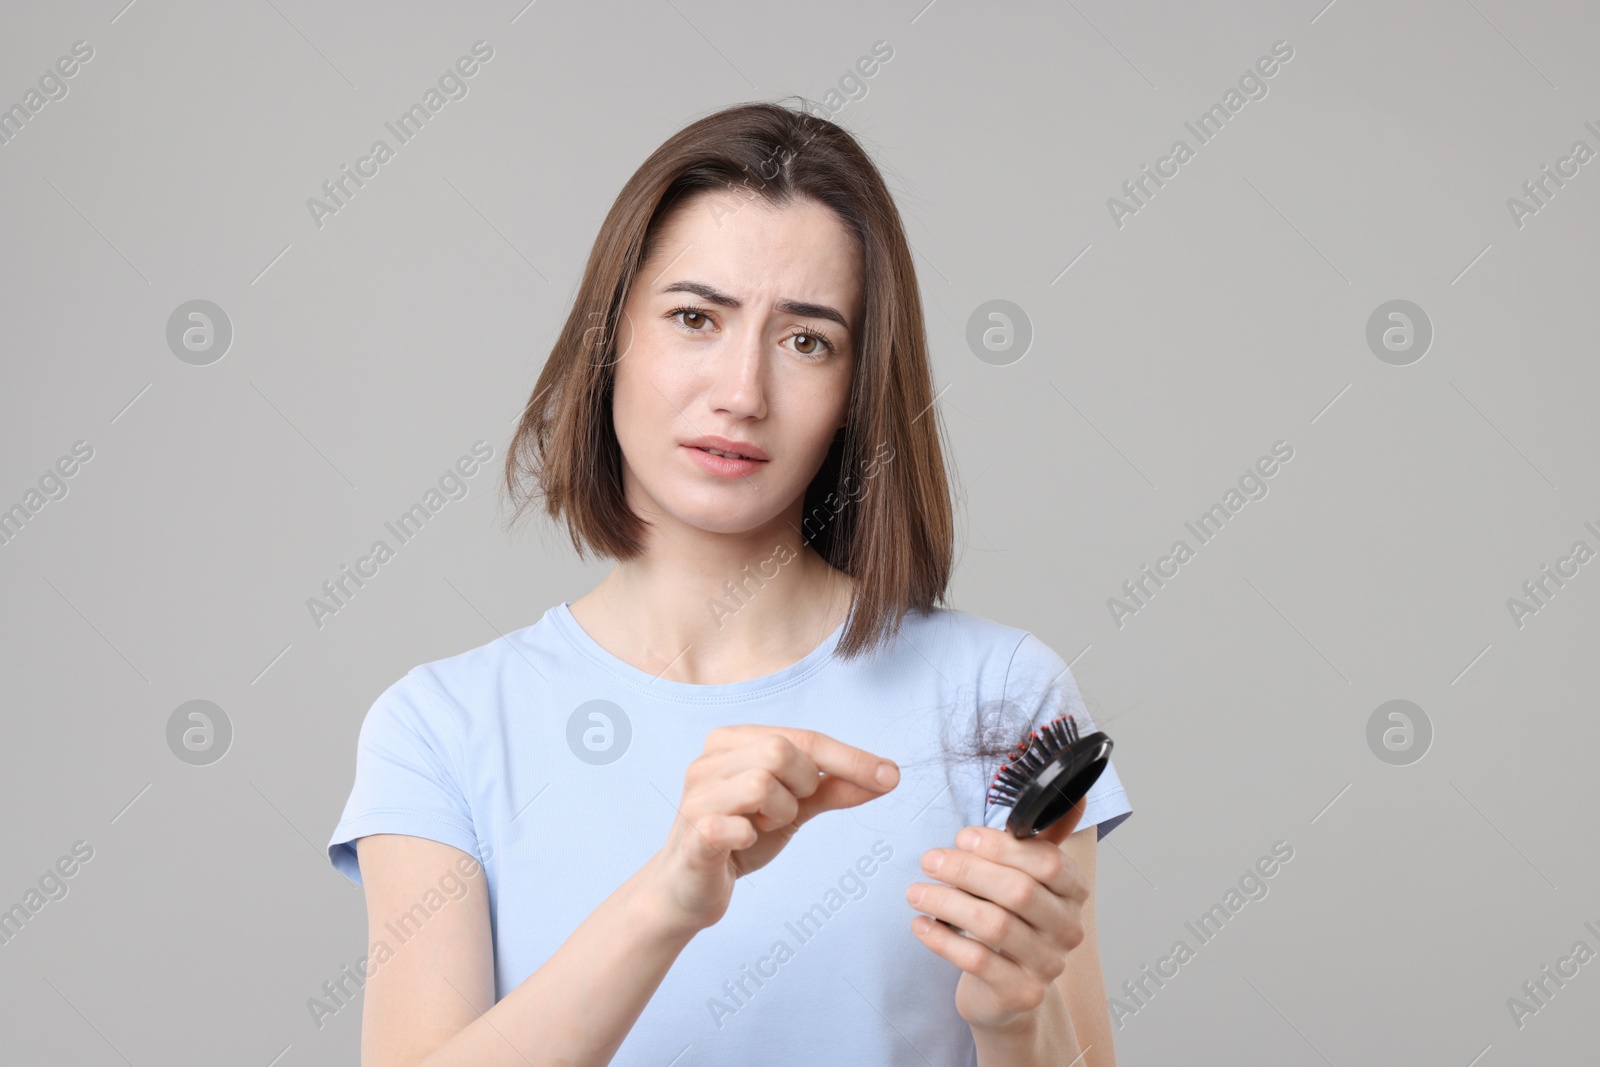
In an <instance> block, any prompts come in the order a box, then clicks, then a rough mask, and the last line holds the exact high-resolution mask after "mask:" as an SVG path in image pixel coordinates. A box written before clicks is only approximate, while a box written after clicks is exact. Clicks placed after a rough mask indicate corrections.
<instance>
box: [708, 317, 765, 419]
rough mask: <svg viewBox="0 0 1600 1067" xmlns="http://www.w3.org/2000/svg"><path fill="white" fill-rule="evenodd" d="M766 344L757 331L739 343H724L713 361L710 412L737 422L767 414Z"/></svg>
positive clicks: (734, 341) (754, 330)
mask: <svg viewBox="0 0 1600 1067" xmlns="http://www.w3.org/2000/svg"><path fill="white" fill-rule="evenodd" d="M765 345H766V341H765V339H764V338H763V337H762V335H761V331H760V329H759V328H756V329H753V330H751V331H750V332H749V333H747V334H746V335H745V336H743V337H740V338H739V339H738V340H732V339H730V340H729V341H727V342H725V343H724V345H723V346H722V351H721V352H719V353H718V355H719V357H720V358H719V359H718V360H717V361H716V370H715V374H716V378H715V380H714V381H713V383H712V386H711V395H710V401H711V410H713V411H715V412H718V413H723V412H726V413H727V414H729V415H731V416H733V417H734V418H740V419H746V418H749V419H760V418H765V417H766V414H767V399H766V388H765V385H764V383H763V380H762V378H763V376H764V375H765V374H766V367H767V360H766V349H765Z"/></svg>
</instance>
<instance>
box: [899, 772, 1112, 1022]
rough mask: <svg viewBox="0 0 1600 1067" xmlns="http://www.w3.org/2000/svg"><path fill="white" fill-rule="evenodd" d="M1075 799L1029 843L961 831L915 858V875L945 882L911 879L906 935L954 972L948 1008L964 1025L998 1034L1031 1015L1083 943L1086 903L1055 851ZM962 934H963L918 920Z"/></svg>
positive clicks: (1070, 823) (1074, 873) (1069, 864)
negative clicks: (951, 841)
mask: <svg viewBox="0 0 1600 1067" xmlns="http://www.w3.org/2000/svg"><path fill="white" fill-rule="evenodd" d="M1083 811H1084V803H1083V801H1081V800H1080V801H1079V802H1078V805H1077V807H1076V808H1075V809H1074V810H1073V811H1071V812H1069V813H1068V814H1067V815H1065V816H1063V817H1062V818H1061V819H1059V820H1057V821H1056V822H1055V823H1054V824H1052V825H1051V826H1050V828H1049V829H1048V830H1045V831H1044V832H1043V833H1040V834H1038V835H1037V836H1035V837H1031V838H1027V839H1018V838H1015V837H1012V836H1011V834H1010V832H1008V831H1006V830H996V829H992V828H991V827H987V826H968V827H966V828H965V829H963V830H962V831H961V832H960V833H959V834H957V835H956V846H957V847H955V848H953V849H944V848H934V849H929V850H928V851H927V852H925V853H923V856H922V869H923V870H924V871H926V872H927V873H928V874H929V875H930V876H933V877H935V878H937V879H938V880H939V881H940V882H944V883H948V884H946V885H938V884H929V883H927V882H913V883H912V884H911V885H910V886H908V887H907V888H906V900H907V902H909V903H910V904H911V906H912V907H913V908H916V909H917V910H918V911H921V912H924V913H925V914H924V915H918V916H917V917H916V918H915V919H913V920H912V921H911V930H912V932H913V933H915V934H916V936H917V938H918V940H920V941H921V942H922V943H923V944H924V945H926V946H927V947H928V948H929V950H931V951H933V952H936V953H938V954H939V955H940V956H943V957H944V958H945V959H947V960H949V961H950V962H951V963H953V964H955V965H956V966H957V967H959V968H961V971H962V974H961V980H960V982H959V983H958V984H957V986H956V1010H957V1011H958V1012H960V1013H961V1017H962V1018H963V1019H965V1020H966V1022H967V1024H968V1025H969V1026H973V1027H984V1028H988V1029H991V1030H1005V1029H1009V1028H1011V1027H1014V1026H1017V1025H1019V1024H1022V1023H1025V1021H1026V1020H1027V1019H1028V1018H1030V1017H1036V1016H1037V1013H1038V1011H1039V1009H1040V1006H1041V1005H1042V1004H1044V1003H1045V1001H1046V999H1047V998H1049V997H1052V996H1056V995H1059V994H1058V992H1057V990H1058V988H1059V987H1057V986H1056V985H1055V979H1056V977H1057V976H1058V975H1060V974H1061V972H1062V971H1063V970H1065V969H1066V965H1067V953H1069V952H1071V951H1072V950H1073V949H1074V948H1077V947H1078V944H1079V943H1080V942H1082V941H1083V936H1084V930H1083V919H1082V908H1083V903H1084V901H1085V900H1087V899H1088V898H1089V886H1088V884H1087V883H1086V882H1085V880H1084V877H1083V871H1082V870H1081V869H1080V868H1079V867H1078V865H1077V863H1075V862H1074V861H1073V860H1072V858H1071V857H1069V856H1068V855H1067V854H1066V853H1065V852H1063V851H1062V850H1061V848H1060V842H1062V841H1065V840H1066V839H1067V836H1068V835H1069V834H1071V833H1072V831H1073V829H1074V828H1076V826H1077V824H1078V821H1079V820H1080V819H1081V818H1082V816H1083ZM929 915H931V916H933V917H934V918H937V919H943V920H945V921H946V922H949V923H951V924H953V925H954V926H958V927H960V928H961V929H962V930H965V931H967V934H968V935H969V936H966V937H963V936H962V935H961V934H958V933H956V932H955V931H954V930H952V929H950V927H948V926H945V925H943V924H942V923H937V922H934V921H933V919H930V918H928V917H927V916H929Z"/></svg>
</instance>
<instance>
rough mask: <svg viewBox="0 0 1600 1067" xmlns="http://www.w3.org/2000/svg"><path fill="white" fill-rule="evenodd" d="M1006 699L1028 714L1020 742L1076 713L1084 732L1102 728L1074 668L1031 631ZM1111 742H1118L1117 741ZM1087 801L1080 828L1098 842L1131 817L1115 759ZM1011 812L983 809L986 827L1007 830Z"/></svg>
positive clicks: (1009, 674) (1009, 676) (1011, 672)
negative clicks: (1093, 716) (1090, 829)
mask: <svg viewBox="0 0 1600 1067" xmlns="http://www.w3.org/2000/svg"><path fill="white" fill-rule="evenodd" d="M1003 700H1004V701H1005V702H1006V706H1007V707H1011V708H1015V709H1019V713H1020V714H1021V715H1023V716H1026V718H1025V719H1019V720H1012V721H1017V722H1019V723H1021V722H1025V723H1026V726H1025V727H1019V728H1018V729H1017V731H1016V732H1017V736H1016V740H1017V741H1021V740H1022V739H1023V738H1024V737H1026V736H1027V735H1028V732H1029V731H1031V730H1035V729H1038V728H1039V727H1041V726H1043V725H1045V724H1046V723H1048V722H1050V721H1051V720H1052V719H1055V718H1057V717H1059V716H1061V715H1066V714H1071V715H1072V718H1073V721H1074V723H1075V724H1076V725H1077V727H1078V732H1079V733H1080V734H1089V733H1093V732H1094V731H1095V730H1097V729H1098V727H1097V726H1095V724H1094V720H1093V719H1091V718H1090V717H1089V711H1088V709H1087V708H1085V707H1084V704H1083V698H1082V696H1080V695H1079V693H1078V683H1077V681H1076V680H1075V679H1074V678H1073V677H1072V670H1071V668H1069V667H1068V666H1067V664H1066V661H1065V660H1063V659H1062V658H1061V657H1060V656H1059V655H1057V654H1056V652H1055V650H1054V649H1052V648H1051V647H1050V646H1049V645H1047V644H1045V643H1044V642H1043V641H1041V640H1039V639H1038V638H1037V637H1035V636H1034V635H1033V634H1032V633H1027V634H1024V635H1023V637H1022V640H1021V641H1020V642H1018V643H1017V647H1016V649H1015V650H1014V651H1013V653H1012V656H1011V663H1010V665H1009V666H1008V667H1007V669H1006V680H1005V685H1004V694H1003ZM1112 740H1113V741H1115V738H1113V739H1112ZM985 788H987V783H986V784H985ZM1084 800H1085V805H1084V812H1083V818H1082V820H1081V821H1080V822H1079V823H1078V826H1077V830H1082V829H1084V828H1086V827H1089V826H1094V827H1097V828H1098V829H1097V830H1096V833H1095V840H1096V841H1099V840H1100V839H1102V838H1104V837H1105V836H1106V835H1107V834H1109V833H1110V832H1111V831H1112V830H1114V829H1116V828H1117V827H1118V826H1120V825H1122V822H1123V820H1125V819H1126V818H1127V817H1128V816H1129V815H1132V814H1133V807H1132V805H1130V804H1129V803H1128V794H1127V791H1126V790H1124V789H1123V787H1122V780H1121V779H1120V778H1118V777H1117V765H1116V760H1115V759H1107V760H1106V766H1105V769H1104V770H1102V771H1101V772H1100V777H1099V778H1096V779H1095V782H1094V785H1092V786H1090V787H1089V792H1088V794H1087V795H1086V796H1085V798H1084ZM1010 814H1011V805H1009V804H1006V805H999V804H995V805H989V806H987V808H986V811H985V816H984V825H985V826H992V827H994V828H995V829H997V830H1003V829H1005V825H1006V819H1007V817H1009V816H1010ZM1077 830H1074V831H1073V832H1074V833H1076V832H1077Z"/></svg>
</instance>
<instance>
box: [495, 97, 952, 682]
mask: <svg viewBox="0 0 1600 1067" xmlns="http://www.w3.org/2000/svg"><path fill="white" fill-rule="evenodd" d="M703 192H721V193H731V194H733V195H734V196H736V197H743V198H745V199H747V200H748V199H754V198H758V197H759V198H760V199H761V200H763V201H764V202H766V203H769V204H771V205H773V206H782V205H785V204H788V203H790V202H793V201H795V200H797V199H800V198H810V199H811V200H814V201H816V202H818V203H820V204H822V205H824V206H826V207H829V208H831V209H832V210H833V211H834V213H835V214H836V215H837V216H838V217H839V218H840V219H841V220H842V221H843V223H844V224H845V226H846V228H847V229H848V230H849V231H851V232H852V233H853V234H854V235H855V237H856V239H857V242H858V247H859V249H860V254H861V266H862V278H863V284H864V292H863V301H862V305H863V308H864V311H863V318H862V322H861V329H860V332H859V335H858V343H857V345H856V364H855V369H854V381H853V383H852V385H851V389H850V400H849V408H848V412H849V413H848V421H847V423H846V425H845V427H844V428H843V429H842V430H840V431H839V433H838V434H837V435H836V436H835V438H834V441H833V444H832V446H831V447H830V449H829V451H828V455H827V458H826V459H825V460H824V461H823V463H822V466H821V468H820V469H819V470H818V472H817V474H816V476H815V477H814V478H813V479H812V481H811V483H810V485H809V486H808V487H807V489H806V492H805V499H804V509H803V512H802V526H803V530H799V531H796V532H797V533H799V534H800V536H801V539H802V540H803V541H804V542H805V543H807V544H810V545H811V546H812V547H813V548H814V549H815V550H816V551H817V552H818V553H819V554H820V555H821V556H822V557H823V558H824V559H826V560H827V561H828V562H829V563H830V564H832V565H833V566H834V567H836V568H837V569H839V570H840V571H843V572H844V573H845V574H847V575H849V576H850V577H851V578H852V579H853V580H854V582H853V584H854V586H855V598H854V603H853V604H852V607H851V611H850V617H849V621H848V625H847V626H846V628H845V631H844V633H843V634H842V635H841V637H840V641H839V644H838V646H837V649H838V654H839V655H840V656H841V657H843V658H847V659H848V658H851V657H854V656H855V655H857V654H858V653H860V652H862V651H865V650H867V649H869V648H873V647H876V645H877V644H878V643H879V642H880V641H882V640H884V639H886V638H888V637H892V636H893V635H894V634H895V633H896V632H898V630H899V627H900V620H901V616H902V615H903V614H904V613H905V612H906V611H907V610H909V609H915V610H917V611H918V612H926V611H929V610H931V609H932V608H933V606H934V604H935V602H936V601H941V600H943V599H944V597H945V591H946V587H947V586H948V584H949V581H950V572H951V557H952V548H953V541H954V536H953V529H952V527H953V523H952V517H951V502H950V487H949V482H948V480H947V475H946V471H945V464H944V459H943V454H942V451H941V448H940V425H941V423H940V420H939V414H938V411H937V410H936V409H935V408H934V406H933V404H934V396H933V377H932V373H931V371H930V369H929V365H928V342H927V336H926V332H925V328H924V324H923V318H922V304H921V295H920V293H919V290H918V287H917V276H916V271H915V269H914V268H913V265H912V260H911V250H910V247H909V246H908V245H907V243H906V237H905V231H904V229H903V227H902V225H901V221H900V214H899V211H898V209H897V208H896V207H895V204H894V201H893V199H892V198H891V197H890V195H889V190H888V187H887V186H886V185H885V184H884V181H883V177H882V175H881V174H880V173H879V172H878V168H877V167H876V165H874V163H873V162H872V160H871V159H870V158H869V157H868V155H867V153H866V152H865V151H864V150H863V149H862V148H861V146H860V145H859V144H858V143H857V142H856V140H855V138H854V137H852V136H851V135H850V134H849V133H847V132H846V131H845V130H844V129H843V128H841V127H840V126H838V125H836V124H835V123H833V122H830V121H828V120H827V119H824V118H821V117H819V116H816V115H812V114H810V113H809V112H806V111H799V110H792V109H790V108H788V107H784V106H781V105H779V104H773V103H750V104H740V105H737V106H735V107H729V108H725V109H723V110H720V111H717V112H715V113H713V114H710V115H707V116H706V117H704V118H701V119H699V120H697V121H695V122H693V123H691V124H690V125H688V126H686V127H684V128H683V129H682V130H680V131H678V132H677V133H675V134H673V135H672V136H671V137H670V138H668V139H667V140H666V142H665V143H663V144H662V145H661V147H659V148H657V149H656V150H655V152H653V153H652V154H651V155H650V158H649V159H646V160H645V161H644V163H643V164H642V165H641V166H640V167H639V169H638V170H637V171H635V172H634V174H633V176H632V177H631V178H629V179H628V182H627V184H626V185H624V186H623V187H622V191H621V192H620V193H618V194H617V199H616V202H615V203H613V204H612V205H611V210H610V212H608V213H607V215H606V219H605V222H604V224H603V225H602V226H601V227H600V233H599V235H598V236H597V237H596V238H595V242H594V248H593V250H592V251H591V252H590V254H589V262H588V265H587V266H586V267H585V268H584V273H583V282H582V284H581V285H580V286H579V288H578V292H577V295H576V297H575V298H574V300H573V304H572V311H571V313H570V314H569V315H568V316H567V321H566V325H565V327H563V329H562V331H561V335H560V337H559V338H558V339H557V340H556V343H555V346H554V347H553V348H552V349H551V351H550V358H549V359H548V360H547V361H546V363H545V365H544V369H543V371H542V372H541V373H540V375H539V380H538V382H537V383H536V384H535V385H534V389H533V394H532V396H531V398H530V399H529V400H528V403H527V406H526V408H525V409H524V411H523V414H522V419H521V421H520V422H519V424H518V426H517V430H516V433H515V434H514V435H513V436H512V439H511V443H510V445H509V447H508V448H507V450H506V460H505V489H506V490H507V491H508V492H509V495H510V497H511V500H512V502H513V503H514V505H515V509H514V511H513V513H512V515H511V519H510V523H509V524H510V525H513V526H514V525H515V524H516V523H517V521H518V520H519V519H520V518H521V517H522V515H523V513H524V512H525V511H526V510H527V509H528V508H529V507H530V506H531V505H532V503H533V502H534V500H535V499H536V498H542V499H543V502H544V510H545V511H546V513H547V514H548V515H549V516H550V517H551V518H552V519H559V518H562V517H564V518H565V520H566V525H567V529H568V532H569V533H570V535H571V537H572V543H573V547H574V548H575V549H576V550H577V552H578V555H579V558H582V557H583V555H584V549H585V546H586V545H587V546H589V547H590V548H592V549H593V550H594V551H595V552H596V553H597V554H599V555H601V556H605V557H609V558H613V559H618V560H626V559H630V558H632V557H634V556H636V555H638V554H639V553H640V552H642V551H643V549H644V527H645V525H647V524H646V522H645V520H644V519H642V518H640V517H639V516H638V515H637V514H635V513H634V512H633V511H632V510H631V509H630V508H629V507H628V506H627V503H626V501H625V499H624V497H623V486H622V463H621V459H622V456H621V448H620V446H619V445H618V443H617V436H616V432H615V430H614V428H613V425H612V419H611V395H612V387H613V381H614V370H615V364H616V360H617V359H618V358H621V357H620V356H619V355H618V353H617V351H616V341H617V334H618V328H617V326H618V319H619V317H620V315H621V313H622V307H623V304H624V302H625V300H626V298H627V295H628V291H629V287H630V286H631V285H632V284H633V282H634V279H635V278H636V277H637V275H638V273H639V270H640V268H641V265H642V264H644V263H645V262H646V261H647V260H648V259H649V257H650V253H651V252H652V251H653V250H654V247H655V244H656V242H657V240H658V239H659V235H660V224H661V223H662V221H663V220H664V218H665V217H666V216H667V215H668V214H669V213H670V212H671V211H673V210H675V209H676V208H680V207H682V206H684V205H685V204H687V203H688V202H689V201H690V200H691V198H693V197H694V196H696V195H698V194H700V193H703Z"/></svg>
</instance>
